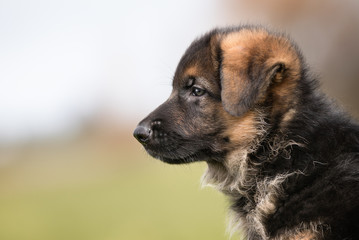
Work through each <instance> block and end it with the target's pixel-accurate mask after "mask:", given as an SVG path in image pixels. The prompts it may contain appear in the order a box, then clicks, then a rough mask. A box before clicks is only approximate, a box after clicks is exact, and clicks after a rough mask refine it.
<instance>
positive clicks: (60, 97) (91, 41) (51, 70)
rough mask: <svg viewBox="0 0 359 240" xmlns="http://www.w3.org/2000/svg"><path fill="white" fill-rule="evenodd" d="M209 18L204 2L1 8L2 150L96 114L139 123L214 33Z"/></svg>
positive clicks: (1, 4)
mask: <svg viewBox="0 0 359 240" xmlns="http://www.w3.org/2000/svg"><path fill="white" fill-rule="evenodd" d="M203 5H206V6H207V7H206V11H202V12H201V11H199V10H200V9H201V6H203ZM189 6H191V7H189ZM214 8H215V4H214V2H213V1H208V0H200V1H189V0H184V1H177V2H176V4H173V2H171V1H165V0H156V1H140V0H135V1H76V0H75V1H74V0H71V1H17V0H15V1H0V36H1V38H0V53H1V54H0V116H1V118H0V140H7V141H9V140H11V141H13V140H18V139H23V138H29V137H31V138H32V137H34V136H36V135H38V136H41V135H52V134H56V133H60V132H63V131H72V130H73V128H76V127H78V126H77V125H78V124H81V123H82V121H83V119H84V118H87V117H91V116H92V115H93V114H96V112H97V111H106V112H109V113H111V114H114V115H116V116H117V117H118V118H119V120H121V121H124V120H125V119H131V118H134V117H136V116H143V115H144V114H146V113H147V112H149V111H150V110H151V109H152V108H153V107H154V106H155V105H157V104H159V103H160V102H161V101H163V100H164V99H165V98H166V97H167V96H168V95H169V93H170V86H171V77H172V75H173V73H174V70H175V66H176V63H177V61H178V60H179V58H180V56H181V54H182V53H183V51H184V50H185V48H186V46H187V45H188V44H189V43H190V42H191V40H192V39H193V38H194V37H195V36H197V35H198V33H201V32H204V31H206V30H208V29H209V28H210V27H212V26H213V25H216V19H215V18H214V17H213V16H214ZM194 21H195V23H194Z"/></svg>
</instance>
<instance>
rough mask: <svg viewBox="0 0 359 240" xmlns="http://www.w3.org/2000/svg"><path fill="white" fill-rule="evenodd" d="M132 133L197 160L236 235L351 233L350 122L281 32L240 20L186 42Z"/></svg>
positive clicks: (358, 141)
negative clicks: (227, 204) (168, 85)
mask: <svg viewBox="0 0 359 240" xmlns="http://www.w3.org/2000/svg"><path fill="white" fill-rule="evenodd" d="M134 136H135V137H136V138H137V139H138V141H139V142H140V143H142V144H143V146H144V147H145V149H146V150H147V152H148V153H149V154H150V155H152V156H153V157H155V158H158V159H160V160H162V161H164V162H167V163H171V164H181V163H190V162H195V161H205V162H207V164H208V170H207V172H206V173H205V175H204V176H203V181H204V183H206V184H210V185H213V186H215V187H216V188H217V189H219V190H220V191H222V192H223V193H225V194H226V195H228V196H229V198H230V200H231V202H232V206H231V210H232V212H233V214H232V215H233V216H234V217H233V227H235V228H239V230H240V231H241V232H242V236H245V238H246V239H302V240H309V239H359V126H358V125H357V124H356V123H355V122H354V121H353V120H352V119H351V118H350V117H349V116H348V115H347V114H346V113H344V112H343V111H341V110H339V108H338V107H337V106H336V105H335V104H334V103H332V102H330V101H329V100H328V99H327V98H326V97H325V96H324V95H323V94H322V93H321V92H320V91H319V90H318V82H317V80H316V79H314V78H313V77H312V76H311V75H310V74H309V73H308V71H307V67H306V64H305V62H304V60H303V57H302V55H301V53H300V51H299V50H298V48H297V46H296V45H295V44H293V43H292V42H291V41H290V40H289V39H288V37H286V36H285V35H282V34H277V33H271V32H269V31H267V30H266V29H264V28H261V27H250V26H242V27H236V28H225V29H215V30H213V31H211V32H209V33H207V34H205V35H204V36H202V37H200V38H199V39H197V40H195V41H194V42H193V43H192V44H191V45H190V46H189V48H188V49H187V51H186V52H185V54H184V55H183V57H182V58H181V60H180V62H179V64H178V67H177V70H176V72H175V75H174V78H173V91H172V93H171V95H170V97H169V98H168V100H167V101H166V102H164V103H163V104H162V105H161V106H159V107H158V108H157V109H156V110H155V111H153V112H152V113H151V114H149V116H148V117H146V118H145V119H144V120H143V121H141V122H140V123H139V125H138V126H137V128H136V130H135V132H134Z"/></svg>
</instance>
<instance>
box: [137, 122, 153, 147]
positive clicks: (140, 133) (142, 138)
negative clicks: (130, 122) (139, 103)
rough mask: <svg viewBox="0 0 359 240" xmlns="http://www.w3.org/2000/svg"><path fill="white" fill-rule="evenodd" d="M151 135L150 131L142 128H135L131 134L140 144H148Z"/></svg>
mask: <svg viewBox="0 0 359 240" xmlns="http://www.w3.org/2000/svg"><path fill="white" fill-rule="evenodd" d="M151 134H152V130H151V129H150V128H148V127H144V126H137V127H136V129H135V131H134V132H133V136H134V137H135V138H136V139H137V140H138V141H139V142H140V143H142V144H143V143H146V142H148V140H149V139H150V136H151Z"/></svg>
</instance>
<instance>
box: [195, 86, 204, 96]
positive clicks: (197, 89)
mask: <svg viewBox="0 0 359 240" xmlns="http://www.w3.org/2000/svg"><path fill="white" fill-rule="evenodd" d="M205 93H206V91H205V90H203V89H201V88H197V87H193V88H192V92H191V94H192V95H193V96H196V97H200V96H202V95H203V94H205Z"/></svg>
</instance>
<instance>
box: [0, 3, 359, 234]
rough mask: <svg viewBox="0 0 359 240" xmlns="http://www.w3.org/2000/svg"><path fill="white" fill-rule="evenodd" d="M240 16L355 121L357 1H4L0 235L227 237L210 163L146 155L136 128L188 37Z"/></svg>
mask: <svg viewBox="0 0 359 240" xmlns="http://www.w3.org/2000/svg"><path fill="white" fill-rule="evenodd" d="M246 23H251V24H257V23H258V24H263V25H265V26H270V27H271V28H273V29H276V30H280V31H285V32H287V33H289V34H291V36H292V37H293V39H295V40H296V42H297V43H298V45H299V46H300V47H301V49H302V51H303V53H304V55H305V56H306V59H307V62H308V63H309V64H310V66H311V70H312V72H313V73H314V74H317V75H318V76H319V77H320V79H321V82H322V85H323V89H324V91H325V92H327V93H328V94H329V95H331V96H332V97H334V98H336V99H337V100H338V102H339V103H340V104H341V105H343V107H344V108H346V109H347V110H348V111H349V112H351V113H352V115H353V116H355V117H356V118H358V117H359V103H358V98H359V95H358V94H357V91H358V89H359V66H358V63H359V46H358V43H359V2H358V1H357V0H342V1H336V0H316V1H310V0H273V1H268V0H197V1H190V0H181V1H165V0H153V1H145V0H133V1H114V0H113V1H111V0H102V1H99V0H95V1H82V0H71V1H67V0H64V1H37V0H33V1H20V0H11V1H10V0H8V1H6V0H0V239H4V240H24V239H26V240H32V239H33V240H35V239H36V240H45V239H46V240H49V239H51V240H57V239H58V240H60V239H61V240H62V239H67V240H72V239H74V240H75V239H76V240H82V239H84V240H115V239H121V240H122V239H123V240H127V239H130V240H132V239H133V240H136V239H157V240H160V239H161V240H162V239H193V240H194V239H196V240H197V239H207V240H209V239H228V238H229V236H228V235H226V234H225V226H226V224H225V218H226V206H227V205H228V203H227V201H226V199H225V198H224V196H222V195H221V194H220V193H217V192H216V191H215V190H213V189H210V188H205V189H202V190H201V189H200V183H199V179H200V176H201V174H202V173H203V171H204V169H205V168H206V166H205V164H204V163H197V164H192V165H189V166H170V165H166V164H163V163H161V162H159V161H158V160H154V159H152V158H150V157H149V156H147V155H146V153H145V151H144V150H143V149H142V147H141V146H140V144H138V143H136V142H135V140H134V138H133V137H132V131H133V129H134V128H135V126H136V125H137V123H138V122H139V121H140V120H141V119H142V118H143V117H145V116H146V115H147V114H148V113H149V112H151V110H153V109H154V108H155V107H156V106H157V105H159V104H160V103H161V102H163V101H164V100H165V99H166V98H167V97H168V96H169V94H170V91H171V78H172V76H173V74H174V71H175V68H176V65H177V62H178V61H179V59H180V57H181V55H182V54H183V53H184V51H185V49H186V47H187V46H188V45H189V44H190V43H191V41H192V40H193V39H194V38H195V37H197V36H199V35H201V34H203V33H205V32H207V31H208V30H210V29H212V28H214V27H221V26H228V25H238V24H246Z"/></svg>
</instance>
